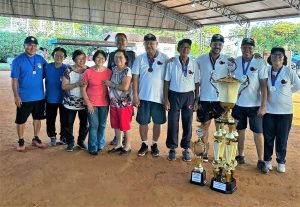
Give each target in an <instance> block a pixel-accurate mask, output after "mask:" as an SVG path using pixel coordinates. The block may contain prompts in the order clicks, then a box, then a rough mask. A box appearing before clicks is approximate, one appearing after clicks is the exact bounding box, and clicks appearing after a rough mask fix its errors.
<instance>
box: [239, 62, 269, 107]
mask: <svg viewBox="0 0 300 207" xmlns="http://www.w3.org/2000/svg"><path fill="white" fill-rule="evenodd" d="M242 61H243V60H242V56H239V57H237V58H236V60H235V62H236V64H237V69H236V70H235V71H234V75H235V78H237V79H239V80H240V81H242V82H243V81H244V80H243V63H242ZM248 63H249V62H245V64H244V67H245V70H246V68H247V66H248ZM246 75H247V76H248V77H249V85H248V86H247V85H243V84H242V85H241V86H240V89H239V91H241V90H243V88H245V86H247V87H246V88H245V89H244V90H243V91H242V92H241V95H240V97H239V98H238V100H237V102H236V105H238V106H242V107H255V106H260V105H261V93H260V83H259V81H260V79H267V78H268V68H267V63H266V62H265V60H264V59H262V58H254V57H253V58H252V60H251V62H250V65H249V67H248V70H247V72H246Z"/></svg>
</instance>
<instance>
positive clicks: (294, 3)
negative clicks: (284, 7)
mask: <svg viewBox="0 0 300 207" xmlns="http://www.w3.org/2000/svg"><path fill="white" fill-rule="evenodd" d="M282 1H284V2H286V3H288V4H289V5H290V7H292V8H295V9H297V10H298V11H300V1H299V0H282Z"/></svg>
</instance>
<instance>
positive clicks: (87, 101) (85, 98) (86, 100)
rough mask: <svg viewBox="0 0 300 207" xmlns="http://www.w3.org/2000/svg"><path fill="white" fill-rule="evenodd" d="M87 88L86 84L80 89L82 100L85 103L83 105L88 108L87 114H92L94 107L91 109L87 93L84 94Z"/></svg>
mask: <svg viewBox="0 0 300 207" xmlns="http://www.w3.org/2000/svg"><path fill="white" fill-rule="evenodd" d="M87 86H88V84H85V85H83V86H82V87H81V91H82V97H83V100H84V102H85V104H86V106H87V108H88V112H89V113H90V114H93V113H94V107H93V105H92V104H91V102H90V99H89V97H88V95H87V92H86V89H87Z"/></svg>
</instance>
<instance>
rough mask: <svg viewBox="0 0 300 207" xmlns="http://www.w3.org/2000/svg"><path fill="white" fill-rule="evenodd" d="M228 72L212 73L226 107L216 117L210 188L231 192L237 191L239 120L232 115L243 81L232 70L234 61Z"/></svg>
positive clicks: (212, 82)
mask: <svg viewBox="0 0 300 207" xmlns="http://www.w3.org/2000/svg"><path fill="white" fill-rule="evenodd" d="M227 68H228V74H227V76H225V77H224V78H221V79H218V80H214V79H213V74H212V75H211V84H212V85H213V86H214V88H215V89H216V92H217V94H218V96H219V100H220V104H221V106H222V107H223V108H224V110H225V112H224V113H223V115H222V116H221V117H220V118H218V119H216V132H215V133H214V138H215V140H214V143H213V151H214V161H213V163H212V165H213V167H214V170H213V178H212V179H211V185H210V188H211V189H212V190H215V191H218V192H221V193H225V194H230V193H233V192H234V191H236V189H237V187H236V180H235V178H234V170H235V167H236V166H237V162H236V160H235V154H236V152H237V137H238V134H237V131H236V124H237V121H236V120H235V119H234V118H233V117H232V116H231V109H232V108H233V107H234V105H235V103H236V101H237V97H238V92H239V88H240V85H241V82H240V81H239V80H238V79H236V78H234V76H233V75H232V72H233V71H234V70H235V69H236V64H235V63H234V61H229V60H228V63H227ZM215 84H216V86H215ZM225 127H226V129H227V130H228V131H226V129H225Z"/></svg>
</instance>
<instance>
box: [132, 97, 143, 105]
mask: <svg viewBox="0 0 300 207" xmlns="http://www.w3.org/2000/svg"><path fill="white" fill-rule="evenodd" d="M132 104H133V105H134V106H135V107H140V104H141V103H140V98H139V97H138V96H133V102H132Z"/></svg>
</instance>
